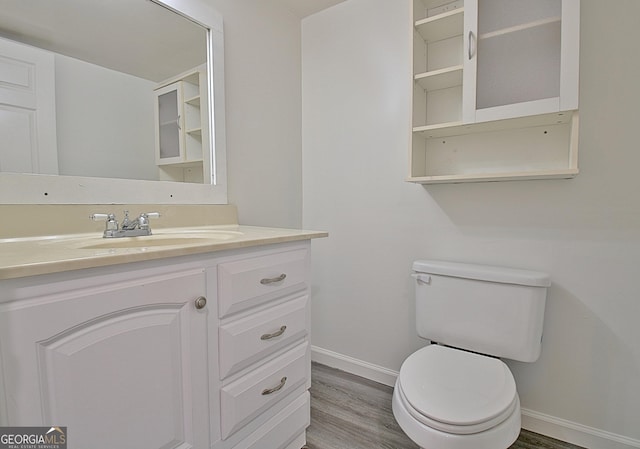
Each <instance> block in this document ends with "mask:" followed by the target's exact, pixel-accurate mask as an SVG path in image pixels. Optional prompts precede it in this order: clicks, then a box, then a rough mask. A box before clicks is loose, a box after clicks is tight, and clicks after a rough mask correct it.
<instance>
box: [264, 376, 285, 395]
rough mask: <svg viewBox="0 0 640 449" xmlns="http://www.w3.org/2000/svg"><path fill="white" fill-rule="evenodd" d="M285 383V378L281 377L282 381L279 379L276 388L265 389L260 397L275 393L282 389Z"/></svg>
mask: <svg viewBox="0 0 640 449" xmlns="http://www.w3.org/2000/svg"><path fill="white" fill-rule="evenodd" d="M286 382H287V378H286V377H283V378H282V379H280V384H278V386H277V387H273V388H267V389H266V390H262V395H263V396H266V395H268V394H272V393H275V392H276V391H279V390H281V389H282V387H284V384H285V383H286Z"/></svg>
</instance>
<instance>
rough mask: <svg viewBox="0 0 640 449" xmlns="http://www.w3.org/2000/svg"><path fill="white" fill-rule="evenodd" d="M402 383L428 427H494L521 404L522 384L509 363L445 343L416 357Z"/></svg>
mask: <svg viewBox="0 0 640 449" xmlns="http://www.w3.org/2000/svg"><path fill="white" fill-rule="evenodd" d="M398 383H399V386H400V387H401V390H402V392H403V393H404V396H405V398H406V400H407V402H408V403H409V404H410V405H411V407H412V408H413V409H414V411H415V412H418V413H419V414H420V415H423V416H424V417H425V421H427V422H425V424H430V423H431V422H432V421H435V422H437V423H438V422H439V423H443V425H444V427H446V428H450V427H456V426H470V427H469V428H474V429H476V431H478V429H479V428H489V427H492V426H494V425H497V424H498V423H500V422H502V421H503V420H504V419H506V417H507V416H509V415H510V414H511V413H512V412H513V410H514V407H515V405H516V402H517V394H516V384H515V381H514V379H513V375H512V374H511V371H509V368H508V367H507V365H505V364H504V362H502V361H501V360H499V359H495V358H492V357H487V356H482V355H478V354H474V353H471V352H466V351H462V350H459V349H452V348H447V347H444V346H439V345H430V346H427V347H425V348H422V349H420V350H418V351H416V352H415V353H413V354H412V355H410V356H409V357H408V358H407V360H405V362H404V363H403V364H402V368H401V369H400V375H399V378H398ZM485 424H486V425H485ZM436 427H438V426H436ZM443 430H444V429H443ZM456 433H457V432H456ZM465 433H466V432H465Z"/></svg>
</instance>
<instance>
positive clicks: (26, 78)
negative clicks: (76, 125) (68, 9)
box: [0, 38, 58, 174]
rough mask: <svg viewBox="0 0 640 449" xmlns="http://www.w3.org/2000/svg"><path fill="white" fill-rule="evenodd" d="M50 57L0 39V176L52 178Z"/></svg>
mask: <svg viewBox="0 0 640 449" xmlns="http://www.w3.org/2000/svg"><path fill="white" fill-rule="evenodd" d="M55 114H56V105H55V75H54V56H53V54H52V53H49V52H47V51H44V50H40V49H38V48H35V47H30V46H28V45H23V44H20V43H17V42H13V41H10V40H7V39H2V38H0V172H13V173H44V174H57V173H58V154H57V144H56V118H55Z"/></svg>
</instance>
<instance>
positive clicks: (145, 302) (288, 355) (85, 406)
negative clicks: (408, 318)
mask: <svg viewBox="0 0 640 449" xmlns="http://www.w3.org/2000/svg"><path fill="white" fill-rule="evenodd" d="M326 235H327V234H326V233H324V232H307V231H297V230H283V229H273V228H256V227H247V226H237V225H224V226H204V227H203V226H200V227H197V228H195V229H194V228H173V229H164V230H159V231H157V232H156V233H155V235H152V236H149V237H148V240H149V244H148V245H147V244H145V243H144V241H142V242H143V243H140V240H139V238H134V239H129V241H130V242H131V243H130V244H128V243H127V242H126V241H123V239H102V238H101V235H100V234H93V233H92V234H75V235H70V236H66V235H65V236H55V237H54V236H49V237H48V238H35V237H29V238H14V239H3V240H2V248H3V251H2V255H0V279H1V280H0V425H3V426H50V425H52V426H53V425H56V426H67V429H68V441H69V448H88V447H91V448H94V449H100V448H105V449H106V448H114V447H118V448H132V449H133V448H136V449H139V448H168V447H176V448H178V447H179V448H209V447H211V448H221V449H222V448H225V449H226V448H255V449H258V448H259V449H268V448H274V449H276V448H282V449H284V448H287V449H294V448H295V449H298V448H300V447H302V446H303V445H304V444H305V429H306V427H307V426H308V425H309V393H308V391H307V390H308V389H309V387H310V367H311V362H310V347H309V321H310V319H309V294H310V281H309V273H310V239H312V238H317V237H324V236H326ZM207 236H212V237H209V238H208V237H207ZM154 237H157V238H156V239H154ZM107 240H113V243H108V242H107V243H104V242H105V241H107ZM116 240H120V241H123V243H119V242H116ZM154 242H155V243H154ZM30 257H31V262H29V258H30Z"/></svg>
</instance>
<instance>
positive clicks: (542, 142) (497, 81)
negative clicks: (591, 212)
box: [408, 0, 580, 183]
mask: <svg viewBox="0 0 640 449" xmlns="http://www.w3.org/2000/svg"><path fill="white" fill-rule="evenodd" d="M413 6H414V8H413V12H414V17H413V29H414V33H413V56H414V58H413V74H414V75H413V76H414V90H413V132H412V148H411V155H410V156H411V157H410V170H409V171H410V174H409V178H408V180H409V181H413V182H420V183H437V182H464V181H481V180H501V179H539V178H557V177H564V178H567V177H572V176H575V174H577V127H578V116H577V110H578V59H579V28H580V27H579V21H580V3H579V0H540V1H533V2H532V1H527V0H455V1H451V0H413Z"/></svg>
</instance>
